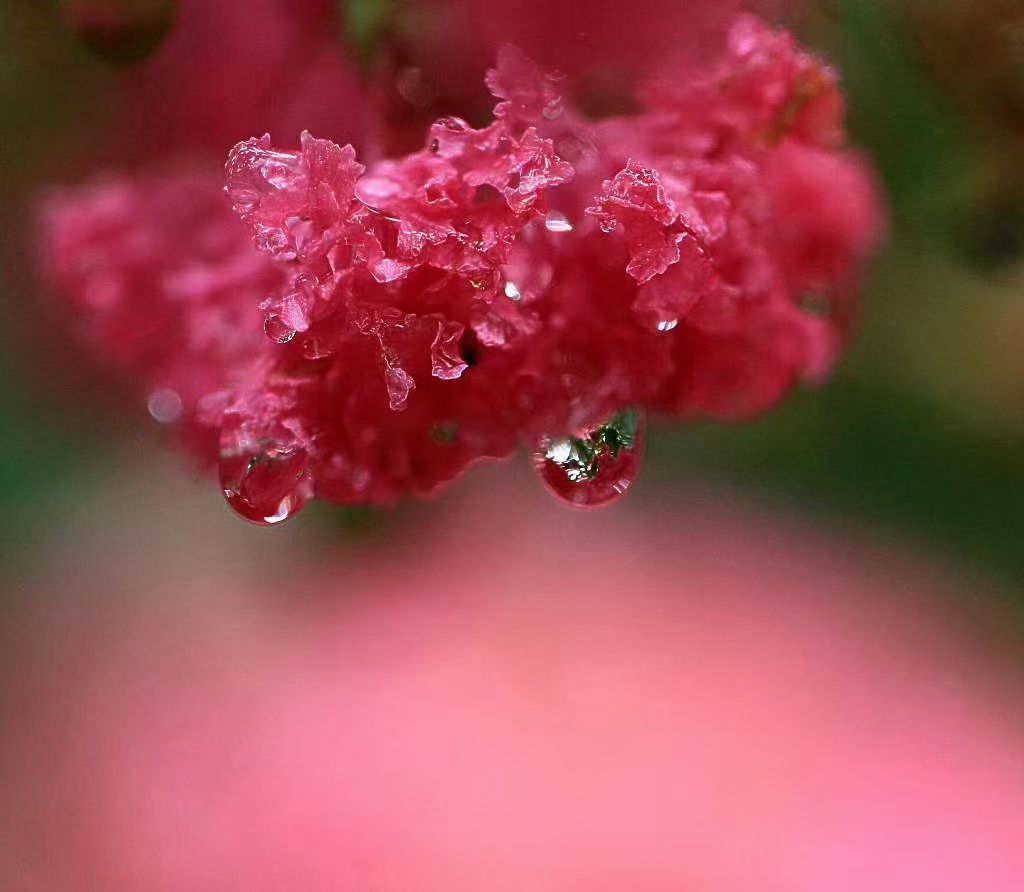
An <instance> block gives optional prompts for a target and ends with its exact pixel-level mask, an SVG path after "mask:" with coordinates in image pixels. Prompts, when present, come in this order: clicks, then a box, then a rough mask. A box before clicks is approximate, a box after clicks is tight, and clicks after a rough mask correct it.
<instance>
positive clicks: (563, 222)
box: [544, 211, 573, 232]
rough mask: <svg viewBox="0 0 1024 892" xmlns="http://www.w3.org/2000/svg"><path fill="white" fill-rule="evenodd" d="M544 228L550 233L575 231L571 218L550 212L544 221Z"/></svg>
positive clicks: (557, 212) (556, 212) (558, 212)
mask: <svg viewBox="0 0 1024 892" xmlns="http://www.w3.org/2000/svg"><path fill="white" fill-rule="evenodd" d="M544 226H545V228H546V229H547V231H548V232H572V229H573V226H572V223H570V222H569V218H568V217H566V216H565V214H563V213H561V212H560V211H549V212H548V215H547V217H546V218H545V219H544Z"/></svg>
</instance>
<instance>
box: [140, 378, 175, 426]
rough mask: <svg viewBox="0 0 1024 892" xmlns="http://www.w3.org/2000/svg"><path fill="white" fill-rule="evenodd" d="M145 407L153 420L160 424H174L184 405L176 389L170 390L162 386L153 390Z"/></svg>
mask: <svg viewBox="0 0 1024 892" xmlns="http://www.w3.org/2000/svg"><path fill="white" fill-rule="evenodd" d="M146 408H147V409H149V414H150V415H151V416H152V418H153V420H154V421H156V422H159V423H160V424H174V422H175V421H177V420H178V419H179V418H181V413H182V410H183V409H184V405H183V403H182V401H181V396H180V395H179V394H178V391H176V390H172V389H171V388H170V387H164V388H161V389H160V390H154V391H153V392H152V393H151V394H150V395H149V400H147V402H146Z"/></svg>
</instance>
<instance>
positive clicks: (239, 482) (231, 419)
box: [220, 416, 313, 526]
mask: <svg viewBox="0 0 1024 892" xmlns="http://www.w3.org/2000/svg"><path fill="white" fill-rule="evenodd" d="M220 484H221V488H222V489H223V491H224V498H225V499H227V502H228V505H229V506H230V507H231V509H232V510H233V511H234V512H235V513H236V514H238V515H239V516H240V517H243V518H245V519H246V520H248V521H250V522H251V523H255V524H259V525H260V526H271V525H273V524H277V523H281V522H282V521H285V520H288V519H289V518H291V517H294V516H295V515H296V514H298V513H299V512H300V511H301V510H302V509H303V508H305V507H306V505H308V504H309V502H310V501H311V500H312V498H313V480H312V477H311V476H310V473H309V456H308V454H307V453H306V450H305V449H302V448H301V447H299V446H294V445H291V446H286V445H283V444H281V443H278V442H276V441H274V440H258V441H251V440H248V439H247V438H246V437H245V436H244V434H243V432H242V430H241V429H240V426H239V425H238V423H237V416H228V417H226V418H225V421H224V426H223V428H222V430H221V445H220Z"/></svg>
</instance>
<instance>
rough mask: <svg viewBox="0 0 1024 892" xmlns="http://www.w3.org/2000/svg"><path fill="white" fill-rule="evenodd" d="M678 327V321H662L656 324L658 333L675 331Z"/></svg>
mask: <svg viewBox="0 0 1024 892" xmlns="http://www.w3.org/2000/svg"><path fill="white" fill-rule="evenodd" d="M678 326H679V320H678V319H662V320H661V322H659V323H658V331H675V329H676V328H677V327H678Z"/></svg>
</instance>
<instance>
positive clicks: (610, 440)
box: [533, 409, 646, 508]
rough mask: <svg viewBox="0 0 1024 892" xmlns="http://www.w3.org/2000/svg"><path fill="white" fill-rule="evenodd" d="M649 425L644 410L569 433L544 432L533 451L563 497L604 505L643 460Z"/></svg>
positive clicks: (546, 480) (551, 487) (548, 482)
mask: <svg viewBox="0 0 1024 892" xmlns="http://www.w3.org/2000/svg"><path fill="white" fill-rule="evenodd" d="M645 445H646V425H645V421H644V417H643V414H642V413H641V412H640V411H639V410H635V409H628V410H626V411H623V412H620V413H619V414H618V415H616V416H615V417H614V418H612V419H611V420H609V421H607V422H605V423H604V424H598V425H593V426H591V427H589V428H585V429H583V430H580V431H576V432H575V433H574V434H570V435H568V436H564V437H542V438H541V439H540V440H539V441H538V443H537V446H536V449H535V450H534V454H533V464H534V468H535V469H536V471H537V474H538V476H539V477H540V479H541V482H542V483H543V484H544V486H545V487H546V488H547V490H548V491H549V492H550V493H551V494H552V495H554V496H555V498H557V499H559V500H560V501H563V502H567V503H568V504H570V505H573V506H575V507H578V508H600V507H604V506H606V505H610V504H611V503H612V502H615V501H617V500H618V499H620V498H621V497H622V496H623V495H625V493H626V492H627V491H628V490H629V488H630V487H631V486H632V485H633V483H635V482H636V479H637V477H638V476H639V474H640V467H641V465H642V463H643V456H644V447H645Z"/></svg>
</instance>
